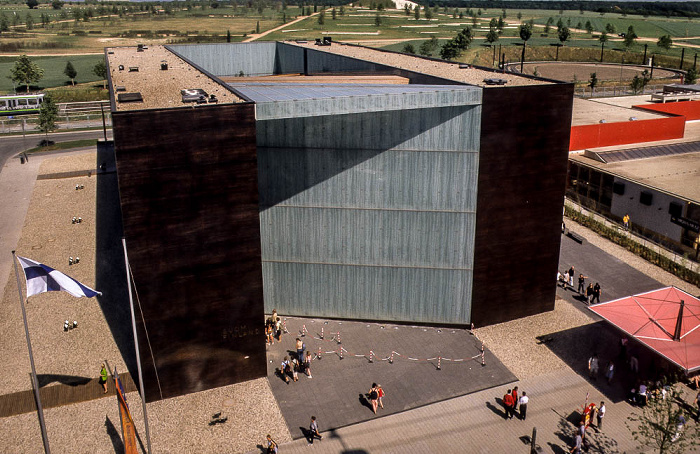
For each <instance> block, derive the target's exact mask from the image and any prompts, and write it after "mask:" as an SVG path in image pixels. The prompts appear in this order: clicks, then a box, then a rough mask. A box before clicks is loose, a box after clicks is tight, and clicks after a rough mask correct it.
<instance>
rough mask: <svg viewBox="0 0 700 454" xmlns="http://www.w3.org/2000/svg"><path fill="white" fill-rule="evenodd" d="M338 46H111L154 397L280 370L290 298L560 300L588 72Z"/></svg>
mask: <svg viewBox="0 0 700 454" xmlns="http://www.w3.org/2000/svg"><path fill="white" fill-rule="evenodd" d="M320 44H322V45H315V44H313V43H306V42H267V43H249V44H213V45H191V46H184V45H182V46H181V45H173V46H165V47H161V46H139V47H138V48H137V47H129V48H126V47H125V48H108V49H106V51H105V52H106V60H107V64H108V73H109V86H110V95H111V109H112V119H113V120H112V121H113V131H114V141H115V142H114V143H115V156H116V163H117V172H118V181H119V192H120V199H121V209H122V218H123V226H124V235H125V238H126V242H127V246H128V251H129V258H130V262H131V266H132V270H133V275H134V280H135V282H136V285H137V287H138V292H139V296H140V300H141V305H142V310H143V319H142V321H141V322H140V323H139V333H140V337H139V344H140V345H139V348H140V351H141V354H142V357H147V358H152V361H151V360H149V361H143V364H144V382H145V385H146V400H148V401H152V400H157V399H162V398H167V397H173V396H177V395H181V394H186V393H190V392H195V391H199V390H204V389H208V388H212V387H216V386H223V385H226V384H230V383H235V382H239V381H243V380H247V379H252V378H256V377H260V376H264V375H265V373H266V366H265V346H264V340H263V335H262V331H263V323H264V313H266V312H267V313H269V312H271V311H272V310H273V309H277V311H278V312H279V313H280V314H285V315H292V316H300V317H325V318H346V319H356V320H357V319H359V320H375V321H394V322H410V323H422V324H432V325H456V326H460V325H461V326H467V325H469V324H470V323H474V324H476V325H477V326H483V325H487V324H493V323H499V322H503V321H507V320H512V319H515V318H519V317H523V316H527V315H532V314H536V313H540V312H543V311H548V310H552V309H553V308H554V299H555V285H554V281H555V279H554V278H555V276H556V270H557V263H558V257H559V246H560V232H561V221H562V207H563V202H564V192H565V185H566V172H567V157H568V148H569V134H570V127H571V115H572V102H573V85H572V84H570V83H559V82H556V81H551V80H544V79H541V78H534V77H523V76H518V75H514V74H508V73H501V72H496V71H492V70H487V69H484V68H476V67H471V66H469V65H463V64H458V63H451V62H445V61H440V60H434V59H429V58H423V57H418V56H414V55H406V54H399V53H393V52H385V51H380V50H375V49H368V48H363V47H358V46H352V45H344V44H339V43H335V42H333V43H331V42H330V41H326V42H325V43H324V42H321V43H320ZM324 44H325V45H324ZM146 332H147V333H148V335H149V341H150V343H149V344H147V343H146V342H145V341H143V340H142V339H145V338H146V337H145V334H146ZM141 334H142V335H141ZM156 382H158V383H157V386H156Z"/></svg>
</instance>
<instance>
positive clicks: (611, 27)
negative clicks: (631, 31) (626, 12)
mask: <svg viewBox="0 0 700 454" xmlns="http://www.w3.org/2000/svg"><path fill="white" fill-rule="evenodd" d="M605 31H606V33H610V34H611V35H612V34H614V33H615V32H616V31H617V30H615V26H614V25H613V24H611V23H610V22H608V23H607V24H605Z"/></svg>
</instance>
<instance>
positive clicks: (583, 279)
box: [578, 274, 588, 295]
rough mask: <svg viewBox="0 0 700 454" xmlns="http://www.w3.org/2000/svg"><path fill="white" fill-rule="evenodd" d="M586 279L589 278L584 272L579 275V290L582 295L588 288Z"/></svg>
mask: <svg viewBox="0 0 700 454" xmlns="http://www.w3.org/2000/svg"><path fill="white" fill-rule="evenodd" d="M586 279H588V276H584V275H583V274H579V275H578V292H579V293H580V294H582V295H583V291H584V290H585V288H586Z"/></svg>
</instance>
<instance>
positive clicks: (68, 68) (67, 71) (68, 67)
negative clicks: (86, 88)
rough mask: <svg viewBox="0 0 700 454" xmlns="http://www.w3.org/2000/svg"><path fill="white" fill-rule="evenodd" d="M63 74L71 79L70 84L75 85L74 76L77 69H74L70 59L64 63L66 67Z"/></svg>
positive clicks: (76, 73)
mask: <svg viewBox="0 0 700 454" xmlns="http://www.w3.org/2000/svg"><path fill="white" fill-rule="evenodd" d="M63 74H65V75H66V77H68V78H69V79H70V81H71V84H73V85H74V86H75V76H77V75H78V71H76V70H75V67H74V66H73V63H71V62H70V61H69V62H68V63H66V67H65V69H64V70H63Z"/></svg>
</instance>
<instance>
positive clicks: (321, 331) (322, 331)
mask: <svg viewBox="0 0 700 454" xmlns="http://www.w3.org/2000/svg"><path fill="white" fill-rule="evenodd" d="M321 339H323V326H322V327H321Z"/></svg>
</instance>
